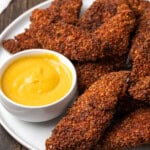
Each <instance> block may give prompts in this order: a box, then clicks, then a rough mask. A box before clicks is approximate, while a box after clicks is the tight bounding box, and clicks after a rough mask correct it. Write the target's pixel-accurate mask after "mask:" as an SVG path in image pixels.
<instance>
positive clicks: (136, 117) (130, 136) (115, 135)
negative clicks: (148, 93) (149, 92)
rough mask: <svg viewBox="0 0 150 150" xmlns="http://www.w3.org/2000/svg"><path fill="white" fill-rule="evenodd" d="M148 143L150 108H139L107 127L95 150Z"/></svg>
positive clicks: (120, 148) (107, 149)
mask: <svg viewBox="0 0 150 150" xmlns="http://www.w3.org/2000/svg"><path fill="white" fill-rule="evenodd" d="M149 143H150V108H145V109H139V110H136V111H135V112H133V113H131V114H129V115H128V116H127V117H126V118H125V119H124V120H122V121H120V122H117V123H116V124H114V125H113V126H112V127H111V128H109V129H108V131H107V132H106V134H105V135H104V138H103V141H102V142H101V143H100V144H99V145H98V146H97V147H96V148H95V150H100V149H102V150H123V149H127V148H132V147H137V146H140V145H143V144H149Z"/></svg>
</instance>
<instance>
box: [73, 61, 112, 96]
mask: <svg viewBox="0 0 150 150" xmlns="http://www.w3.org/2000/svg"><path fill="white" fill-rule="evenodd" d="M75 68H76V71H77V77H78V90H79V93H80V94H81V93H83V92H84V91H85V90H86V89H87V88H88V87H89V86H90V85H91V84H92V83H94V82H95V81H96V80H98V79H99V78H100V77H101V76H103V75H104V74H106V73H109V72H112V71H113V65H111V64H110V65H109V64H102V63H101V62H87V63H77V64H75Z"/></svg>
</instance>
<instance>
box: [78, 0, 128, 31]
mask: <svg viewBox="0 0 150 150" xmlns="http://www.w3.org/2000/svg"><path fill="white" fill-rule="evenodd" d="M123 3H125V0H95V1H94V2H93V4H92V5H91V6H90V7H89V8H88V9H87V10H86V11H85V13H84V14H83V15H82V16H81V18H80V19H79V22H78V25H79V26H80V27H81V28H82V29H84V30H88V31H93V30H95V29H97V28H98V27H99V26H100V25H101V24H103V23H104V22H106V21H108V20H109V19H110V18H111V17H113V16H115V15H116V13H117V7H118V6H119V5H121V4H123Z"/></svg>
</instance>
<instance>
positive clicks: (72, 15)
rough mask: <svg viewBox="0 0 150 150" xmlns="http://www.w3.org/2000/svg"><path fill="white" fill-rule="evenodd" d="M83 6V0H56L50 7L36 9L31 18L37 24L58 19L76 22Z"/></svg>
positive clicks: (47, 23)
mask: <svg viewBox="0 0 150 150" xmlns="http://www.w3.org/2000/svg"><path fill="white" fill-rule="evenodd" d="M81 6H82V0H73V1H72V0H54V1H53V2H52V3H51V4H50V6H49V8H46V9H35V10H34V11H33V13H32V16H31V18H30V20H31V22H34V23H35V24H36V25H37V26H38V25H39V26H45V24H46V25H49V24H50V23H52V22H56V21H58V20H62V21H64V22H66V23H70V24H76V22H77V20H78V18H79V13H80V8H81Z"/></svg>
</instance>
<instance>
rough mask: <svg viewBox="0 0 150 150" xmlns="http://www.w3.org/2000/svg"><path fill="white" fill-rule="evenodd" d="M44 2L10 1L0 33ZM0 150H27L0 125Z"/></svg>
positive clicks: (36, 0) (3, 16)
mask: <svg viewBox="0 0 150 150" xmlns="http://www.w3.org/2000/svg"><path fill="white" fill-rule="evenodd" d="M43 1H44V0H12V2H11V4H10V5H9V7H8V8H7V9H6V10H5V11H4V12H3V13H2V14H0V33H1V32H2V31H3V30H4V29H5V28H6V27H7V26H8V25H9V24H10V23H11V22H12V21H13V20H14V19H16V18H17V17H18V16H19V15H21V14H22V13H23V12H25V11H26V10H27V9H29V8H31V7H33V6H35V5H37V4H39V3H41V2H43ZM0 150H27V149H26V148H25V147H23V146H22V145H21V144H19V143H18V142H17V141H15V140H14V139H13V138H12V137H11V136H10V135H9V134H8V133H7V132H6V131H5V130H4V129H3V128H2V126H1V125H0Z"/></svg>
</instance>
